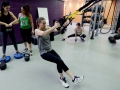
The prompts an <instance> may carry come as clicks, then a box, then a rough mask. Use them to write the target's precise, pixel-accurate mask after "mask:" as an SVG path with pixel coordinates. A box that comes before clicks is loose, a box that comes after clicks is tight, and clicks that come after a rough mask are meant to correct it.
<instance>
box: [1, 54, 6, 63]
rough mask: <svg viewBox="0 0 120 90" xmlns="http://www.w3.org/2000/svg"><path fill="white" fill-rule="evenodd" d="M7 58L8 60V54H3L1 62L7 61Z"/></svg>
mask: <svg viewBox="0 0 120 90" xmlns="http://www.w3.org/2000/svg"><path fill="white" fill-rule="evenodd" d="M5 60H6V55H3V56H2V61H0V62H1V63H6V61H5Z"/></svg>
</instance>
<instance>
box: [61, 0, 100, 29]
mask: <svg viewBox="0 0 120 90" xmlns="http://www.w3.org/2000/svg"><path fill="white" fill-rule="evenodd" d="M100 1H101V0H90V1H89V2H88V3H86V4H85V5H84V6H83V7H80V8H79V9H78V10H76V11H75V12H74V13H72V14H71V15H69V16H68V17H67V18H66V20H65V22H66V21H67V20H68V19H69V20H70V22H69V23H68V25H69V24H70V23H71V22H72V20H73V19H74V18H73V16H75V15H76V14H77V13H79V12H82V13H83V11H84V10H86V9H88V8H90V7H91V6H93V5H94V4H96V3H98V2H100ZM91 4H92V5H91ZM89 5H90V6H89ZM88 6H89V7H88ZM83 9H84V10H83ZM82 10H83V11H82ZM65 22H64V23H65ZM68 25H66V26H64V24H63V26H62V27H63V28H62V29H64V28H66V27H67V26H68Z"/></svg>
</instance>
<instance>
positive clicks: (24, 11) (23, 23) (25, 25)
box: [18, 4, 34, 56]
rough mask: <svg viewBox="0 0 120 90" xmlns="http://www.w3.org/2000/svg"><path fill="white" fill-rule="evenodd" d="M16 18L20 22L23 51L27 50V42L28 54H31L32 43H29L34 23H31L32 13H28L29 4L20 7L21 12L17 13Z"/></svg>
mask: <svg viewBox="0 0 120 90" xmlns="http://www.w3.org/2000/svg"><path fill="white" fill-rule="evenodd" d="M18 20H19V22H20V31H21V36H22V39H23V42H24V46H25V49H24V51H23V53H25V52H27V51H28V48H27V43H28V44H29V49H30V55H31V56H32V55H33V51H32V44H31V36H32V34H34V24H33V18H32V15H31V14H30V7H29V5H26V4H25V5H23V6H22V7H21V13H19V15H18ZM31 28H32V30H31Z"/></svg>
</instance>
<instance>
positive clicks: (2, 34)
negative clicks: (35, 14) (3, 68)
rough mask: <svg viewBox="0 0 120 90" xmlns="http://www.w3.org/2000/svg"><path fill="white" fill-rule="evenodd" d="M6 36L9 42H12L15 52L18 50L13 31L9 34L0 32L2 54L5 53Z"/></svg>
mask: <svg viewBox="0 0 120 90" xmlns="http://www.w3.org/2000/svg"><path fill="white" fill-rule="evenodd" d="M8 35H9V36H10V38H11V40H12V42H13V45H14V48H15V50H16V51H17V50H18V47H17V43H16V39H15V34H14V31H10V32H7V33H3V32H1V39H2V51H3V54H5V53H6V46H7V37H8Z"/></svg>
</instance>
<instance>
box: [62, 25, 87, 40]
mask: <svg viewBox="0 0 120 90" xmlns="http://www.w3.org/2000/svg"><path fill="white" fill-rule="evenodd" d="M76 26H77V27H76V28H75V33H74V34H71V35H69V36H67V37H66V38H63V39H62V41H65V39H67V38H70V37H75V41H77V36H79V37H80V39H81V41H85V40H84V38H85V37H86V35H85V34H84V30H83V28H82V27H81V25H80V23H77V24H76Z"/></svg>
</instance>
